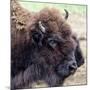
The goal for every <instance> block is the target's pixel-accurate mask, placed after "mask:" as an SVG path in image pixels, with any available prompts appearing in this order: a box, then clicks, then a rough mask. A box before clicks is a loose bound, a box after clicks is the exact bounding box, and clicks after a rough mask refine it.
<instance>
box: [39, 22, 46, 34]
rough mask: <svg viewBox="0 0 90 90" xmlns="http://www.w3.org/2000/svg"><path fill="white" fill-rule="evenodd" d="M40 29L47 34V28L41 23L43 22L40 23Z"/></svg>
mask: <svg viewBox="0 0 90 90" xmlns="http://www.w3.org/2000/svg"><path fill="white" fill-rule="evenodd" d="M39 28H40V30H41V31H42V32H43V33H45V32H46V30H45V27H44V26H43V25H42V22H41V21H39Z"/></svg>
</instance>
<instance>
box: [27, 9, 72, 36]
mask: <svg viewBox="0 0 90 90" xmlns="http://www.w3.org/2000/svg"><path fill="white" fill-rule="evenodd" d="M31 21H32V22H31ZM39 21H41V22H42V24H43V25H44V27H45V28H46V29H47V31H48V32H60V33H61V35H62V37H64V38H68V37H69V36H71V34H72V31H71V27H70V25H69V24H68V23H67V21H66V20H65V19H64V17H63V15H62V14H61V12H60V11H59V10H57V9H55V8H44V9H42V10H41V11H40V12H37V13H34V14H33V15H32V16H31V18H30V22H29V24H28V29H29V30H30V31H32V30H36V29H37V27H36V24H37V23H38V22H39Z"/></svg>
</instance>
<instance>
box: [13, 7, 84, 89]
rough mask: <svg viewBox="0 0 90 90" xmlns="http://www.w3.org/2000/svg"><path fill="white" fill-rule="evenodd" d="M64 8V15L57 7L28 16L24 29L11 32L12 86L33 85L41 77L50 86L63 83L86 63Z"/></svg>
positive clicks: (16, 87)
mask: <svg viewBox="0 0 90 90" xmlns="http://www.w3.org/2000/svg"><path fill="white" fill-rule="evenodd" d="M65 12H66V16H65V18H64V17H63V16H62V14H61V13H60V12H59V11H58V10H57V9H55V8H44V9H43V10H41V11H40V12H37V13H35V14H33V15H32V16H31V17H30V18H29V22H28V24H27V26H26V28H25V30H21V31H14V32H13V31H12V32H11V34H12V35H13V36H14V38H12V36H11V39H12V41H11V88H12V89H22V88H32V84H33V83H34V82H38V81H39V80H42V81H44V82H45V83H46V84H47V85H48V86H49V87H55V86H61V85H62V84H63V82H64V80H65V78H67V77H68V76H69V75H71V74H74V73H75V71H76V70H77V68H78V67H80V66H81V65H82V64H84V58H83V54H82V51H81V49H80V45H79V40H78V38H77V37H76V35H75V34H73V30H72V29H71V27H70V25H69V24H68V23H67V19H68V15H69V13H68V11H67V10H66V9H65ZM15 32H17V34H16V33H15Z"/></svg>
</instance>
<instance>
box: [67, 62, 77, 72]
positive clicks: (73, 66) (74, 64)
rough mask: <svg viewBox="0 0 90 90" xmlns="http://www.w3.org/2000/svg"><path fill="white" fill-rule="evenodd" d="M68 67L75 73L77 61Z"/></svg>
mask: <svg viewBox="0 0 90 90" xmlns="http://www.w3.org/2000/svg"><path fill="white" fill-rule="evenodd" d="M68 68H69V71H70V72H71V73H74V72H75V70H76V69H77V64H76V63H72V64H70V65H69V67H68Z"/></svg>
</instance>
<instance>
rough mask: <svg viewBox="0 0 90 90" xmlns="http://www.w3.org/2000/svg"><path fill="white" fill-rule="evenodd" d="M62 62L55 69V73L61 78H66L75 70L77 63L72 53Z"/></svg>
mask: <svg viewBox="0 0 90 90" xmlns="http://www.w3.org/2000/svg"><path fill="white" fill-rule="evenodd" d="M63 61H64V62H63V63H61V64H59V65H58V66H57V67H56V72H57V74H58V75H59V76H61V77H67V76H69V75H71V74H74V72H75V71H76V70H77V62H76V59H75V55H74V53H73V52H72V53H70V54H69V55H68V56H67V57H66V59H65V60H63Z"/></svg>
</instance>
